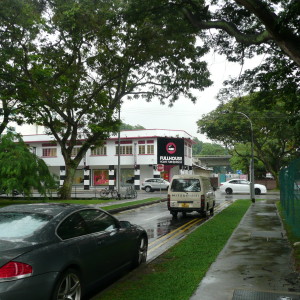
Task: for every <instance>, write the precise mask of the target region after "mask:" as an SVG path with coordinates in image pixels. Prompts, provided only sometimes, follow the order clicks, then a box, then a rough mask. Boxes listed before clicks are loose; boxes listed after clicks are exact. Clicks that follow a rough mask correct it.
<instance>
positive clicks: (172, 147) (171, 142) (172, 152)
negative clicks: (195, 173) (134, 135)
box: [157, 138, 184, 165]
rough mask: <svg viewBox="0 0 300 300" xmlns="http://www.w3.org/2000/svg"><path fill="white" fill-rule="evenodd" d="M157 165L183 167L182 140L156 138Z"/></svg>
mask: <svg viewBox="0 0 300 300" xmlns="http://www.w3.org/2000/svg"><path fill="white" fill-rule="evenodd" d="M157 164H164V165H183V164H184V139H180V138H158V139H157Z"/></svg>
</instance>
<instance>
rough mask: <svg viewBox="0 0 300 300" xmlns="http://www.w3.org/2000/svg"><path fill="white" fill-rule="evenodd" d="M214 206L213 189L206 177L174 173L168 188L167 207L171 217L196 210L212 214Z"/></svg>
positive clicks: (202, 213)
mask: <svg viewBox="0 0 300 300" xmlns="http://www.w3.org/2000/svg"><path fill="white" fill-rule="evenodd" d="M214 207H215V189H214V188H213V187H212V186H211V184H210V180H209V178H208V177H205V176H201V175H174V176H173V178H172V180H171V183H170V185H169V189H168V209H169V211H170V213H171V214H172V215H173V217H177V214H178V212H181V213H183V215H185V214H186V213H188V212H193V211H197V212H199V213H200V214H201V215H203V216H206V214H207V212H208V211H209V212H210V214H211V215H212V214H213V213H214Z"/></svg>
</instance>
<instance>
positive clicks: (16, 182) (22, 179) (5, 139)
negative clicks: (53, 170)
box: [0, 132, 56, 196]
mask: <svg viewBox="0 0 300 300" xmlns="http://www.w3.org/2000/svg"><path fill="white" fill-rule="evenodd" d="M55 185H56V183H55V179H54V177H53V176H52V175H51V174H50V173H49V169H48V167H47V165H46V164H45V162H44V161H43V160H42V159H40V158H38V157H37V156H36V155H35V154H33V153H32V152H31V151H30V149H29V148H28V147H27V145H26V144H25V143H24V142H23V140H22V138H21V137H20V136H19V135H16V134H14V133H12V132H9V133H7V134H6V135H3V136H1V139H0V190H1V191H2V192H3V193H7V194H10V193H12V192H13V191H14V190H16V191H18V192H20V193H24V195H25V196H29V195H31V193H32V189H36V190H37V191H38V192H39V193H40V194H42V195H46V194H47V191H48V190H49V189H52V188H55Z"/></svg>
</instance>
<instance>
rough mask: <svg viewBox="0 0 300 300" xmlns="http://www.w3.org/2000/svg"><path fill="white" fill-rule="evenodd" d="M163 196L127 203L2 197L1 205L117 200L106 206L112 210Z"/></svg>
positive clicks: (90, 201)
mask: <svg viewBox="0 0 300 300" xmlns="http://www.w3.org/2000/svg"><path fill="white" fill-rule="evenodd" d="M159 199H161V198H148V199H144V200H139V201H130V202H126V203H119V204H118V200H115V201H114V200H80V199H78V200H19V199H18V200H17V199H15V200H12V199H1V200H0V207H3V206H7V205H12V204H30V203H73V204H85V205H87V204H100V205H101V204H105V203H108V202H111V201H113V202H115V203H116V204H112V205H110V206H105V207H103V209H105V210H110V209H115V208H121V207H126V206H131V205H136V204H143V203H147V202H152V201H155V200H159Z"/></svg>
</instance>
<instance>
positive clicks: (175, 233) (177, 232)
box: [148, 218, 203, 253]
mask: <svg viewBox="0 0 300 300" xmlns="http://www.w3.org/2000/svg"><path fill="white" fill-rule="evenodd" d="M202 220H203V218H202V219H193V220H192V221H190V222H187V223H185V224H184V225H182V226H180V227H179V228H177V229H175V230H173V231H171V232H170V233H168V234H166V235H164V236H162V237H160V238H159V239H157V240H155V241H153V242H152V243H150V244H149V246H152V245H154V244H156V243H157V242H159V241H160V240H163V241H162V242H161V243H159V244H158V245H156V246H154V247H153V248H151V249H149V250H148V253H150V252H152V251H154V250H156V249H157V248H159V247H161V246H162V245H164V244H166V243H167V242H169V241H171V240H173V239H174V238H175V237H177V236H178V235H180V234H182V233H184V232H185V231H187V230H189V229H190V228H191V227H193V226H195V225H196V224H198V223H200V222H201V221H202Z"/></svg>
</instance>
